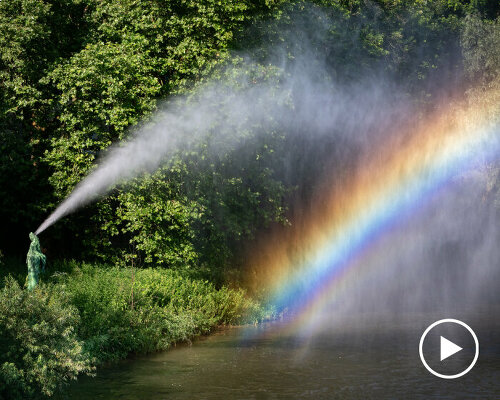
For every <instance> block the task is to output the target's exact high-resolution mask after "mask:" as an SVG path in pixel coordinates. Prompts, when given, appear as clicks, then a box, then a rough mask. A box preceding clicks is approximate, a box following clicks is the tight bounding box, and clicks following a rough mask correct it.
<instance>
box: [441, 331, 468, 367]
mask: <svg viewBox="0 0 500 400" xmlns="http://www.w3.org/2000/svg"><path fill="white" fill-rule="evenodd" d="M460 350H463V349H462V348H461V347H460V346H457V345H456V344H455V343H453V342H452V341H451V340H448V339H446V338H445V337H442V336H441V358H440V360H439V361H443V360H446V359H447V358H448V357H450V356H452V355H453V354H456V353H458V352H459V351H460Z"/></svg>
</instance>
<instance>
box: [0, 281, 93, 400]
mask: <svg viewBox="0 0 500 400" xmlns="http://www.w3.org/2000/svg"><path fill="white" fill-rule="evenodd" d="M53 289H54V288H53V287H50V286H43V285H40V286H39V287H37V288H35V289H34V290H33V291H23V290H22V289H21V288H20V287H19V284H18V283H17V282H15V281H14V280H13V279H12V278H8V279H7V280H6V282H5V286H4V287H3V288H2V289H1V290H0V347H1V349H2V352H1V353H0V397H2V396H5V397H6V398H9V399H26V398H42V397H44V396H50V395H52V394H53V393H54V392H55V391H56V390H58V389H60V388H61V385H63V384H64V383H66V382H68V381H70V380H73V379H76V376H77V375H78V374H81V373H90V372H91V371H92V367H91V360H90V359H89V358H88V356H86V355H85V353H84V352H83V350H82V343H81V342H80V341H79V340H78V339H77V337H76V329H77V327H78V324H79V318H78V312H77V310H76V309H75V308H74V307H71V306H68V305H66V303H67V297H66V296H65V295H64V292H61V291H55V290H53Z"/></svg>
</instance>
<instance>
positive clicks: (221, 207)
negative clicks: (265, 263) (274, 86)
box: [0, 0, 500, 275]
mask: <svg viewBox="0 0 500 400" xmlns="http://www.w3.org/2000/svg"><path fill="white" fill-rule="evenodd" d="M498 13H499V7H498V3H497V2H496V1H493V0H478V1H467V0H453V1H444V0H439V1H432V2H428V1H421V0H400V1H399V0H398V1H392V0H391V1H388V0H378V1H373V2H370V1H363V0H352V1H350V0H349V1H338V0H318V1H315V2H311V3H308V2H303V1H285V0H276V1H272V0H266V1H256V2H255V1H222V2H221V1H215V0H202V1H169V0H141V1H130V0H126V1H120V2H116V1H111V0H105V1H95V0H70V1H60V0H11V1H7V2H6V1H2V2H0V149H1V152H0V188H1V191H2V195H1V196H0V217H1V219H2V221H3V229H2V231H1V235H2V237H1V238H0V241H1V243H2V246H5V248H2V250H3V251H4V252H7V253H8V252H12V253H16V252H23V251H24V250H25V248H26V244H27V233H28V232H29V231H31V230H34V229H35V228H36V226H37V225H38V224H39V223H40V222H41V221H42V220H43V218H44V217H45V216H46V215H47V214H48V213H49V212H50V211H51V210H52V209H53V208H54V207H55V206H56V205H57V204H58V203H59V202H60V201H61V200H62V199H63V198H64V197H65V196H66V195H68V193H70V192H71V190H72V189H73V188H74V187H75V185H76V184H77V183H78V182H79V181H80V180H81V179H82V178H83V177H84V176H85V175H86V174H87V173H88V172H89V170H90V169H91V168H92V166H93V165H94V163H95V162H96V160H98V159H99V156H100V155H101V154H102V153H103V151H104V150H105V149H106V148H108V147H109V146H110V145H111V144H112V143H114V142H117V141H119V140H122V139H124V138H126V137H127V135H128V132H129V129H130V127H132V126H134V125H136V124H137V123H139V121H141V120H143V119H144V118H147V117H148V116H150V115H151V114H152V113H153V112H154V111H155V110H156V108H157V106H158V101H159V100H161V99H168V98H169V96H172V95H178V94H186V93H190V92H193V91H196V90H197V88H198V87H200V86H202V85H203V84H204V82H205V81H206V80H209V79H220V80H227V79H228V76H227V74H226V73H225V72H224V71H225V70H226V69H225V66H227V65H230V64H234V65H237V64H238V62H241V60H242V58H241V57H247V56H250V57H251V58H252V59H253V60H256V61H257V63H260V65H261V68H262V70H261V76H260V77H258V78H257V79H273V78H272V76H273V74H274V72H273V71H275V70H274V69H273V68H274V67H273V65H275V66H276V67H277V68H278V69H279V57H283V55H284V56H285V57H286V58H288V59H289V60H292V61H293V60H294V59H295V58H296V57H297V56H298V55H299V54H303V53H304V52H306V51H307V52H311V53H313V57H311V60H320V59H321V62H324V63H325V64H326V65H327V66H328V73H329V74H330V78H332V79H337V80H342V81H350V80H356V79H359V78H360V77H361V76H363V75H364V74H367V73H369V72H373V71H385V73H388V74H391V76H392V77H393V78H394V80H396V81H398V82H400V83H401V84H404V86H405V87H406V90H407V91H408V94H410V95H411V96H412V97H413V98H414V99H415V101H416V102H423V103H425V102H429V101H432V98H433V95H434V94H435V93H434V92H435V90H436V88H437V85H436V81H437V80H439V81H440V82H442V81H443V80H447V81H448V82H451V83H454V84H453V85H448V87H454V88H456V89H457V90H464V89H466V88H467V87H466V82H467V80H466V79H467V77H468V79H471V80H472V79H473V80H474V81H478V80H481V82H482V84H483V85H498V77H499V71H498V68H499V65H500V60H499V51H498V49H499V48H500V46H499V29H498V27H499V22H498ZM495 18H496V19H495ZM311 21H313V22H314V24H315V25H314V27H315V29H308V27H310V23H311ZM316 27H320V28H321V29H316ZM297 37H299V38H300V40H295V39H296V38H297ZM304 43H307V44H308V47H307V49H306V48H304V47H303V44H304ZM276 48H279V49H280V52H279V54H278V53H277V52H276V51H275V49H276ZM273 49H274V50H273ZM311 62H313V61H311ZM464 67H465V68H464ZM257 75H258V74H257ZM251 79H255V76H254V77H253V78H251ZM441 87H442V86H441ZM472 95H473V94H472ZM245 140H254V142H253V143H252V145H251V146H248V148H249V150H248V154H242V153H241V152H238V151H237V148H238V146H233V147H232V148H228V149H227V151H226V152H225V153H224V154H221V155H219V156H218V157H216V158H211V157H210V156H209V155H208V154H207V153H206V147H204V146H203V143H202V144H200V146H199V148H197V150H196V151H194V152H192V153H191V154H189V155H188V156H186V155H181V154H178V155H176V156H174V157H173V159H171V160H170V161H169V162H166V163H165V166H164V167H163V168H161V169H160V170H159V171H157V172H155V173H152V174H146V175H144V176H142V177H141V178H138V179H136V180H135V181H134V182H133V183H132V184H130V185H128V186H127V187H119V188H117V189H115V190H114V191H113V193H112V194H111V195H110V196H109V197H107V198H105V199H102V200H101V201H100V202H98V203H97V204H95V205H93V206H89V207H87V208H86V209H84V210H81V211H79V212H78V213H77V214H75V215H73V216H71V217H69V218H67V219H65V220H64V221H61V222H60V223H58V224H57V225H56V226H55V227H53V228H51V230H50V231H49V232H47V234H46V237H44V238H43V241H44V242H45V243H46V244H47V246H48V251H49V253H50V252H53V256H55V257H60V256H68V255H75V254H78V255H82V254H85V255H86V256H90V257H102V258H111V259H113V260H116V261H120V262H126V263H128V262H130V261H131V260H133V262H134V263H137V262H139V263H141V264H161V265H164V266H167V267H172V268H181V267H185V266H189V267H192V268H195V267H196V268H198V269H200V270H205V269H206V270H207V271H210V272H211V273H212V274H215V275H217V274H218V272H216V271H219V272H220V270H221V269H224V268H225V267H227V266H228V265H229V263H236V264H237V257H236V255H237V251H238V249H239V248H240V247H241V242H242V241H244V240H245V239H249V238H252V236H253V235H254V234H255V232H256V231H257V230H258V229H260V228H261V227H263V226H265V225H266V224H268V223H271V222H286V218H287V208H288V207H289V206H290V204H291V203H290V199H291V197H292V196H291V193H292V192H294V191H296V190H297V189H299V191H300V190H302V192H303V193H306V192H307V190H306V189H304V188H302V189H301V188H298V186H299V184H300V183H301V181H300V179H301V175H300V174H297V177H296V178H295V180H294V179H289V178H286V177H284V176H283V175H282V174H280V173H279V168H278V167H277V164H276V162H277V161H275V160H277V159H279V152H280V149H283V146H284V144H283V139H282V137H281V136H280V134H279V132H274V133H270V134H269V135H267V139H266V141H264V142H262V139H261V138H257V137H255V138H253V139H251V138H250V139H248V138H246V139H245ZM204 149H205V150H204ZM297 154H298V153H297ZM301 156H303V154H302V153H301ZM493 170H494V171H497V170H495V169H494V168H493ZM308 176H314V171H308ZM491 176H492V178H491V179H492V182H493V183H492V184H491V187H492V188H497V189H498V183H497V180H498V172H493V173H492V175H491ZM304 182H306V186H307V184H310V180H309V179H307V180H303V181H302V183H304ZM497 189H495V190H497ZM491 190H493V189H491ZM56 249H57V250H56ZM56 252H57V254H56Z"/></svg>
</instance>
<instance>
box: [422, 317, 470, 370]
mask: <svg viewBox="0 0 500 400" xmlns="http://www.w3.org/2000/svg"><path fill="white" fill-rule="evenodd" d="M419 354H420V359H421V360H422V363H423V364H424V366H425V368H426V369H427V370H428V371H429V372H430V373H431V374H433V375H435V376H437V377H439V378H443V379H455V378H459V377H461V376H463V375H465V374H466V373H468V372H469V371H470V370H471V369H472V368H473V367H474V365H475V364H476V361H477V359H478V357H479V342H478V339H477V336H476V334H475V333H474V331H473V330H472V329H471V328H470V326H469V325H467V324H466V323H465V322H462V321H459V320H457V319H450V318H448V319H442V320H439V321H436V322H434V323H433V324H431V325H430V326H428V327H427V329H426V330H425V331H424V333H423V334H422V336H421V338H420V344H419Z"/></svg>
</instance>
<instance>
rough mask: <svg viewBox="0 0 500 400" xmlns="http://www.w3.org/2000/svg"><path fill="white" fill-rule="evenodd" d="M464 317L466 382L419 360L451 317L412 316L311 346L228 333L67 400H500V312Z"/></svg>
mask: <svg viewBox="0 0 500 400" xmlns="http://www.w3.org/2000/svg"><path fill="white" fill-rule="evenodd" d="M444 317H448V316H444ZM454 317H460V318H461V319H463V320H464V321H467V323H469V324H470V325H471V326H472V327H473V329H474V330H475V331H476V334H477V335H478V337H479V341H480V349H481V352H480V357H479V361H478V363H477V364H476V366H475V367H474V368H473V369H472V371H471V372H469V373H468V374H467V375H466V376H464V377H462V378H460V379H456V380H442V379H439V378H436V377H434V376H432V375H431V374H429V372H427V371H426V370H425V368H424V367H423V365H422V364H421V362H420V359H419V356H418V342H419V339H420V335H421V333H422V332H423V330H424V329H425V328H426V327H427V326H428V325H429V324H430V323H432V322H434V321H435V320H437V319H440V318H443V316H434V315H433V316H428V315H427V316H421V315H420V316H417V315H407V316H406V317H405V319H404V320H403V319H398V320H392V321H391V322H388V321H387V320H386V321H385V322H382V321H383V320H384V319H382V318H371V319H366V318H365V319H363V320H362V321H363V322H362V323H360V321H361V320H360V319H354V318H353V319H352V321H351V322H348V321H343V322H342V323H341V324H340V323H332V324H331V325H332V326H331V327H329V328H328V329H325V330H324V331H322V333H319V334H317V335H315V336H314V337H312V338H308V339H305V338H299V337H297V336H295V335H292V334H290V333H288V332H287V329H285V327H284V324H283V323H273V324H267V325H261V326H258V327H249V328H248V327H247V328H227V329H223V330H221V331H219V332H217V333H215V334H214V335H212V336H210V337H207V338H202V339H200V340H197V341H196V342H195V343H194V344H193V345H192V346H187V345H183V346H178V347H177V348H175V349H173V350H171V351H168V352H164V353H159V354H154V355H149V356H141V357H135V358H133V359H129V360H125V361H122V362H120V363H118V364H114V365H112V366H110V367H105V368H102V369H100V370H99V371H98V374H97V377H96V378H82V379H81V380H79V381H78V382H77V383H75V384H73V385H72V386H71V387H70V390H69V393H68V394H67V396H66V398H70V399H92V400H94V399H95V400H97V399H130V400H136V399H137V400H138V399H141V400H148V399H154V400H163V399H190V400H193V399H337V398H338V399H371V398H373V399H390V398H393V399H401V398H422V399H424V398H439V399H457V398H485V399H493V398H500V342H499V340H498V339H499V333H500V322H499V321H498V314H497V313H496V312H495V313H493V314H492V313H491V311H489V312H488V313H487V314H484V315H481V317H479V316H478V314H477V313H473V314H472V315H462V316H458V315H455V316H454ZM244 329H245V330H246V334H243V333H245V332H244V331H243V330H244ZM242 337H247V339H245V340H243V339H242Z"/></svg>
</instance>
